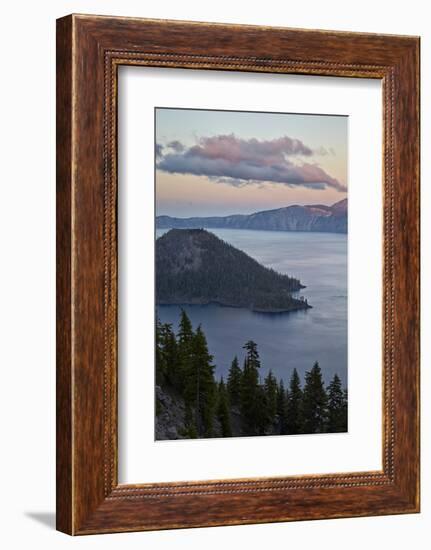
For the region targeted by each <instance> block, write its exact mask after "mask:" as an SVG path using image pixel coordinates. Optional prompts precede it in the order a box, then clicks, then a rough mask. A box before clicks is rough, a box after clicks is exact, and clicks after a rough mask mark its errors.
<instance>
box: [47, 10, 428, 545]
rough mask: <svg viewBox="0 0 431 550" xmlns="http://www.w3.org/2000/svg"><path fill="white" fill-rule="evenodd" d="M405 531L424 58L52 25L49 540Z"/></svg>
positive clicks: (315, 34)
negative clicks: (286, 527)
mask: <svg viewBox="0 0 431 550" xmlns="http://www.w3.org/2000/svg"><path fill="white" fill-rule="evenodd" d="M418 511H419V39H418V38H417V37H409V36H389V35H377V34H356V33H342V32H332V31H311V30H296V29H287V28H269V27H255V26H238V25H224V24H209V23H192V22H180V21H157V20H146V19H129V18H116V17H99V16H89V15H85V16H84V15H70V16H67V17H64V18H62V19H59V20H58V21H57V528H58V529H59V530H60V531H63V532H65V533H68V534H73V535H79V534H91V533H104V532H119V531H140V530H150V529H169V528H180V527H202V526H215V525H233V524H244V523H262V522H274V521H292V520H306V519H319V518H339V517H348V516H368V515H383V514H399V513H414V512H418Z"/></svg>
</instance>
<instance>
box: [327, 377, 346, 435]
mask: <svg viewBox="0 0 431 550" xmlns="http://www.w3.org/2000/svg"><path fill="white" fill-rule="evenodd" d="M345 412H346V410H345V404H344V393H343V389H342V387H341V380H340V378H339V377H338V375H337V374H335V375H334V378H333V379H332V380H331V383H330V384H329V386H328V427H327V430H328V432H331V433H332V432H345V431H346V429H347V419H346V418H345Z"/></svg>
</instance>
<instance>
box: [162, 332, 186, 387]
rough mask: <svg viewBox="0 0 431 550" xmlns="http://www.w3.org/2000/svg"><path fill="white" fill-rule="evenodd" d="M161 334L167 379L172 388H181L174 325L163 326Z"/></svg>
mask: <svg viewBox="0 0 431 550" xmlns="http://www.w3.org/2000/svg"><path fill="white" fill-rule="evenodd" d="M160 332H161V334H160V341H161V344H162V356H163V365H164V369H165V379H166V381H167V382H168V383H169V384H171V385H172V386H174V387H176V388H180V387H181V382H182V380H181V372H180V371H179V369H178V353H177V341H176V338H175V334H174V332H173V330H172V325H171V324H169V323H165V324H163V325H161V330H160Z"/></svg>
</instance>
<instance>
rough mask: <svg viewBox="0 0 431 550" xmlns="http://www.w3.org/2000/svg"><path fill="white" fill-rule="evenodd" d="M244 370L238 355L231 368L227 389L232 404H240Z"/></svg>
mask: <svg viewBox="0 0 431 550" xmlns="http://www.w3.org/2000/svg"><path fill="white" fill-rule="evenodd" d="M241 382H242V370H241V367H240V366H239V363H238V357H236V356H235V357H234V359H233V361H232V364H231V366H230V369H229V375H228V379H227V391H228V394H229V401H230V404H231V405H232V406H238V405H239V404H240V400H241Z"/></svg>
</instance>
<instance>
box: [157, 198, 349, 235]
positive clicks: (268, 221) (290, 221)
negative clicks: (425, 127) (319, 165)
mask: <svg viewBox="0 0 431 550" xmlns="http://www.w3.org/2000/svg"><path fill="white" fill-rule="evenodd" d="M156 227H157V228H159V229H168V228H178V229H185V228H190V229H192V228H201V227H206V228H214V229H215V228H218V229H222V228H226V229H260V230H266V231H312V232H324V233H347V199H343V200H342V201H339V202H337V203H335V204H333V205H332V206H326V205H322V204H315V205H308V206H299V205H293V206H286V207H283V208H277V209H275V210H263V211H262V212H255V213H254V214H248V215H245V214H234V215H232V216H212V217H201V218H200V217H194V218H173V217H170V216H158V217H157V218H156Z"/></svg>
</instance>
